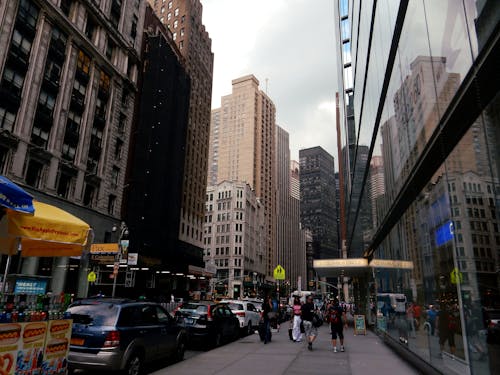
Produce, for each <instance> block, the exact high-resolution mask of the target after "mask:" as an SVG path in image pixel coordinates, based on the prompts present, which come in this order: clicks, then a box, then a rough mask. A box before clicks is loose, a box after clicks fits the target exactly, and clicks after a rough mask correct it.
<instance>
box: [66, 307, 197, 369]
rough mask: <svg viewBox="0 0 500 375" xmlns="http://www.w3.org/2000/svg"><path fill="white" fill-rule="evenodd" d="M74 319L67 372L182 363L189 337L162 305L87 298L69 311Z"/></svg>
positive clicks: (141, 367)
mask: <svg viewBox="0 0 500 375" xmlns="http://www.w3.org/2000/svg"><path fill="white" fill-rule="evenodd" d="M68 312H69V313H70V314H71V319H73V330H72V333H71V341H70V349H69V356H68V368H69V370H70V372H72V371H73V370H75V369H87V370H93V369H98V370H126V373H127V374H130V375H137V374H140V373H141V371H142V370H143V367H144V365H145V364H146V363H148V362H152V361H155V360H159V359H163V358H166V357H172V358H174V359H176V360H182V359H183V357H184V351H185V348H186V343H187V334H186V331H185V329H184V328H182V327H180V326H179V325H178V324H177V322H176V321H175V319H174V318H173V317H172V316H171V315H170V314H169V313H168V312H167V311H166V310H165V309H164V308H163V307H161V306H160V305H159V304H157V303H151V302H145V301H141V302H137V301H133V300H128V299H112V298H99V299H85V300H81V301H77V302H75V303H74V304H72V305H71V306H70V307H69V308H68Z"/></svg>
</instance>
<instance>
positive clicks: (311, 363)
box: [153, 323, 419, 375]
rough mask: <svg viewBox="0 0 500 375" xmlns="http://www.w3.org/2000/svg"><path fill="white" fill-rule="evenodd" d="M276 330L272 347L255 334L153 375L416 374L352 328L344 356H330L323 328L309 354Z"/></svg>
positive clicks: (326, 328) (347, 334)
mask: <svg viewBox="0 0 500 375" xmlns="http://www.w3.org/2000/svg"><path fill="white" fill-rule="evenodd" d="M281 327H282V329H281V331H280V332H273V338H272V342H270V343H269V344H267V345H264V343H262V342H261V341H260V340H259V336H258V335H257V334H255V335H252V336H247V337H244V338H242V339H240V340H238V341H235V342H233V343H230V344H227V345H225V346H222V347H220V348H217V349H214V350H211V351H209V352H205V353H202V354H200V355H197V356H196V357H193V358H190V359H188V360H184V361H182V362H180V363H177V364H175V365H172V366H169V367H167V368H165V369H162V370H160V371H157V372H154V373H153V374H155V375H162V374H165V375H167V374H169V375H171V374H190V375H197V374H200V375H210V374H217V375H219V374H222V375H224V374H227V375H244V374H253V375H255V374H266V375H271V374H272V375H278V374H280V375H281V374H287V375H294V374H296V375H299V374H339V375H369V374H379V375H383V374H398V375H400V374H402V375H406V374H419V372H418V371H416V370H415V369H413V368H412V367H410V365H408V364H407V363H406V362H404V361H403V360H402V359H400V358H399V357H398V356H397V354H395V353H394V352H392V351H391V349H389V348H388V347H387V346H386V345H385V344H384V343H383V342H382V341H381V340H380V339H379V338H378V337H377V336H376V335H375V334H373V333H372V332H368V331H367V333H366V336H365V335H357V336H354V335H353V329H352V328H349V329H347V330H346V331H345V332H344V335H345V348H346V351H345V352H344V353H340V352H338V353H334V352H333V350H332V345H331V335H330V333H329V331H330V327H329V326H328V325H323V326H322V327H320V328H319V335H318V338H317V339H316V341H315V342H314V345H313V351H312V352H311V351H309V350H307V344H306V342H305V341H303V342H301V343H294V342H292V341H290V339H289V338H288V323H285V324H282V326H281ZM337 345H339V341H338V340H337Z"/></svg>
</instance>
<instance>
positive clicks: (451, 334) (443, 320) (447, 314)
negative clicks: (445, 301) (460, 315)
mask: <svg viewBox="0 0 500 375" xmlns="http://www.w3.org/2000/svg"><path fill="white" fill-rule="evenodd" d="M436 325H437V328H438V330H439V347H440V349H441V355H442V352H443V350H444V343H445V342H446V341H448V345H449V346H450V353H451V354H453V355H455V333H456V331H457V320H456V318H455V316H454V315H453V312H452V311H451V308H450V306H448V305H445V306H444V308H443V309H441V311H439V313H438V316H437V318H436Z"/></svg>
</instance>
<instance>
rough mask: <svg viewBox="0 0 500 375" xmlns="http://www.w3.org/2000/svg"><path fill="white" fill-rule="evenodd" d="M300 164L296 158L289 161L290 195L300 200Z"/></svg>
mask: <svg viewBox="0 0 500 375" xmlns="http://www.w3.org/2000/svg"><path fill="white" fill-rule="evenodd" d="M299 171H300V164H299V162H298V161H297V160H291V161H290V195H291V196H292V197H293V198H295V199H298V200H300V176H299Z"/></svg>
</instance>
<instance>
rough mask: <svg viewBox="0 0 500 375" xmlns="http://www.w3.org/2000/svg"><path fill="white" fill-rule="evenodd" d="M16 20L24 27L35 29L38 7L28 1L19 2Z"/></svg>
mask: <svg viewBox="0 0 500 375" xmlns="http://www.w3.org/2000/svg"><path fill="white" fill-rule="evenodd" d="M17 19H18V21H20V22H21V23H23V24H24V25H27V26H29V27H30V28H32V29H35V26H36V21H37V19H38V7H37V6H36V5H35V4H34V2H32V1H30V0H21V2H20V4H19V12H18V14H17Z"/></svg>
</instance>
